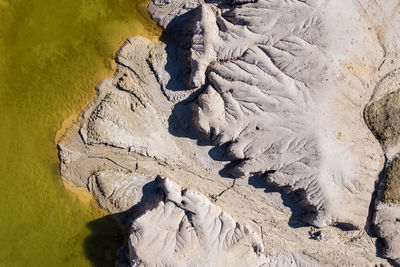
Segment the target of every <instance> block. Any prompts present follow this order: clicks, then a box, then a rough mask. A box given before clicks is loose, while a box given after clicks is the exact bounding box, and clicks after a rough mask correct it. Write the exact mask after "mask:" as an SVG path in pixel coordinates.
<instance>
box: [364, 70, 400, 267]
mask: <svg viewBox="0 0 400 267" xmlns="http://www.w3.org/2000/svg"><path fill="white" fill-rule="evenodd" d="M390 65H394V63H391V64H390ZM395 66H396V65H395ZM383 67H384V69H386V68H389V69H390V68H393V66H390V67H388V66H383ZM396 67H398V66H396ZM384 73H385V72H384ZM399 105H400V69H399V68H395V69H394V70H392V71H390V72H389V73H387V74H385V75H384V77H383V78H382V79H381V80H380V81H379V82H378V83H377V86H376V88H375V90H374V95H373V96H372V98H371V101H370V103H369V104H368V105H367V106H366V108H365V120H366V122H367V124H368V126H369V127H370V129H371V131H372V132H373V133H374V134H375V136H376V137H377V139H378V140H379V141H380V142H381V145H382V149H383V151H384V152H385V157H386V165H385V169H384V170H383V171H382V174H381V176H382V178H383V179H381V181H380V183H379V184H378V190H377V195H376V199H375V203H374V205H375V211H374V219H373V224H374V226H375V231H376V233H377V235H378V236H379V237H381V238H382V241H383V244H384V246H383V254H384V255H385V256H386V257H387V258H389V259H392V260H393V261H394V263H395V264H397V265H400V158H399V153H400V147H399V144H400V140H399V137H400V125H399V117H400V109H399Z"/></svg>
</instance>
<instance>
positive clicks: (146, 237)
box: [129, 178, 321, 267]
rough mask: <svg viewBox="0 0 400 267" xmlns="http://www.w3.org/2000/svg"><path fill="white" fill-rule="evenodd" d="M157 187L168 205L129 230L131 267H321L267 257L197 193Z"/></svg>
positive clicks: (249, 233) (256, 240)
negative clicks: (160, 189) (161, 190)
mask: <svg viewBox="0 0 400 267" xmlns="http://www.w3.org/2000/svg"><path fill="white" fill-rule="evenodd" d="M158 181H159V182H160V184H161V188H162V189H163V191H164V194H165V198H164V200H163V201H160V202H159V204H158V205H157V207H155V208H154V209H152V210H149V211H147V212H146V213H145V214H143V215H142V216H141V217H139V218H137V219H135V220H134V221H133V223H132V226H131V234H130V236H129V249H130V255H131V256H130V258H131V260H132V264H131V265H132V266H238V267H239V266H264V265H265V266H321V265H319V264H318V262H317V261H314V260H312V259H311V258H307V257H305V256H303V257H302V256H299V255H274V256H270V257H266V256H265V255H264V254H263V251H264V247H263V244H262V240H261V239H260V237H259V236H258V234H257V233H256V232H255V231H254V230H253V229H252V227H251V226H249V225H246V224H241V223H239V222H237V221H235V220H234V219H233V218H232V217H231V216H230V215H229V214H227V213H226V212H224V211H222V210H221V209H220V208H219V207H218V206H216V205H214V204H213V203H211V202H210V201H209V200H208V199H207V198H206V197H205V196H203V195H201V194H199V193H198V192H196V191H193V190H187V189H183V188H182V187H180V186H179V185H178V184H176V183H174V182H173V181H171V180H169V179H161V178H159V180H158ZM150 225H151V227H150Z"/></svg>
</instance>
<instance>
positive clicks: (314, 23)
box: [150, 0, 384, 227]
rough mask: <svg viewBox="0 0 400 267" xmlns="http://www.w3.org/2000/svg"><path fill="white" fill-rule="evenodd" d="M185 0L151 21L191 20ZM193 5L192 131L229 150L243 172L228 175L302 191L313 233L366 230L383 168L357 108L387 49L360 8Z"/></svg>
mask: <svg viewBox="0 0 400 267" xmlns="http://www.w3.org/2000/svg"><path fill="white" fill-rule="evenodd" d="M178 3H182V5H179V4H178ZM183 3H185V1H172V2H169V1H166V2H165V4H164V5H163V6H162V7H159V6H157V7H158V8H156V9H155V10H157V12H153V16H154V17H155V18H156V19H157V20H158V21H161V22H162V23H161V24H162V25H164V26H165V25H167V24H168V21H171V18H170V17H171V16H175V18H177V17H178V16H180V14H181V13H184V12H185V11H187V9H188V6H187V5H186V4H183ZM177 6H179V8H177ZM190 7H191V8H193V15H192V17H193V20H194V22H193V30H192V31H191V32H190V31H189V32H187V34H191V35H192V46H191V48H190V51H191V53H190V54H191V69H192V73H191V83H190V85H192V86H195V87H201V86H204V87H205V91H204V93H202V94H201V95H200V96H199V97H198V98H197V101H196V103H195V104H194V105H193V110H194V123H195V124H196V126H197V128H198V129H199V131H200V132H201V133H202V134H203V136H205V137H207V138H209V139H210V140H211V141H212V142H213V144H215V145H222V144H226V143H229V144H230V145H229V147H228V148H227V150H228V153H229V154H230V156H231V158H232V159H233V160H235V161H240V163H238V164H236V165H235V166H234V167H233V168H232V169H231V170H230V171H229V173H230V174H231V175H233V176H236V177H241V176H249V175H251V174H265V173H268V178H267V179H268V181H269V182H271V183H274V184H275V185H278V186H281V187H288V188H290V190H291V191H298V190H300V191H302V192H304V199H303V202H302V204H303V206H304V207H305V208H306V209H308V210H309V211H310V214H309V218H308V219H307V221H308V222H309V223H311V224H314V225H316V226H326V225H330V224H334V223H348V224H352V225H354V226H355V227H362V226H363V225H364V224H365V218H366V217H367V214H368V208H369V204H370V199H371V194H372V192H373V190H374V181H375V180H376V177H377V175H378V173H379V172H380V170H381V166H382V163H383V158H382V157H381V156H380V147H379V144H378V142H376V141H375V138H374V137H373V135H372V134H371V133H370V131H369V130H368V129H367V128H366V127H365V124H364V120H363V117H362V110H363V108H364V105H365V104H366V102H367V101H368V96H369V95H371V94H372V89H373V87H370V86H369V85H370V84H372V81H371V77H370V76H372V74H373V71H374V70H376V68H377V67H378V66H377V64H379V63H380V62H381V61H382V59H383V56H384V50H383V48H382V47H381V44H380V43H379V41H378V40H377V39H376V37H375V36H374V35H372V34H371V32H370V30H369V29H368V25H369V18H368V17H367V16H361V17H360V15H362V14H360V7H359V6H358V4H357V2H355V1H354V2H353V1H350V2H349V1H317V0H316V1H307V2H304V1H266V0H260V1H245V2H243V3H242V2H240V3H236V4H235V3H232V4H230V3H229V2H228V1H225V2H224V1H221V3H220V5H216V4H215V2H210V3H207V2H205V3H203V2H200V1H199V2H198V3H197V6H196V7H195V6H194V5H193V4H192V5H191V6H190ZM152 8H153V7H151V8H150V10H151V11H152V10H154V9H152ZM160 10H161V11H162V12H161V11H160ZM177 10H180V11H179V12H177ZM335 14H341V15H340V16H336V15H335ZM170 23H171V22H170ZM349 32H351V33H352V34H349ZM337 36H340V38H339V39H338V38H337ZM333 43H334V45H332V44H333ZM339 114H340V115H339ZM338 115H339V116H338ZM366 143H368V144H370V145H368V146H365V144H366ZM349 202H350V203H351V202H353V203H358V205H357V207H356V206H351V205H348V203H349Z"/></svg>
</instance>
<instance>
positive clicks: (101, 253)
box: [84, 177, 165, 267]
mask: <svg viewBox="0 0 400 267" xmlns="http://www.w3.org/2000/svg"><path fill="white" fill-rule="evenodd" d="M158 179H159V177H157V178H156V179H155V180H153V181H151V182H149V183H147V184H145V185H144V186H143V187H142V197H141V199H140V201H139V202H138V203H136V204H134V205H133V206H132V207H131V208H129V209H128V210H126V211H123V212H119V213H115V214H112V215H107V216H105V217H103V218H100V219H97V220H94V221H91V222H89V223H87V227H88V228H89V229H90V230H91V234H90V235H89V236H88V237H87V238H86V240H85V243H84V248H85V254H86V257H87V258H88V259H89V260H90V262H91V263H92V265H93V266H95V267H103V266H129V265H130V263H129V259H128V257H127V256H128V253H129V251H128V242H127V240H128V237H129V230H128V229H129V227H130V225H131V223H132V222H133V221H134V220H135V219H136V218H138V217H140V216H141V215H142V214H143V213H145V212H146V211H148V210H151V209H153V208H155V207H156V206H157V205H158V203H159V202H160V201H162V200H163V199H164V197H165V195H164V192H163V190H162V189H161V188H160V186H159V182H158Z"/></svg>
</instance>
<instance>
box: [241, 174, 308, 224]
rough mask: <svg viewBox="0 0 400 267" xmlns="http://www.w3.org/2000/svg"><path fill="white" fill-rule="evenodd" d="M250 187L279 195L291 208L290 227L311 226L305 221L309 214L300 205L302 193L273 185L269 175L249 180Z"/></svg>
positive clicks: (284, 203) (253, 177)
mask: <svg viewBox="0 0 400 267" xmlns="http://www.w3.org/2000/svg"><path fill="white" fill-rule="evenodd" d="M249 185H252V186H254V187H255V188H259V189H264V192H265V193H267V194H274V193H279V194H280V198H281V199H282V204H283V205H284V206H285V207H287V208H289V209H290V211H291V216H290V219H289V222H288V224H289V226H290V227H293V228H301V227H306V226H309V224H307V223H305V222H304V220H305V218H306V217H307V216H309V214H308V213H307V212H306V211H305V209H304V208H302V207H301V206H300V204H299V198H301V192H297V191H296V192H293V193H288V189H285V188H280V187H277V186H276V185H274V184H273V183H269V182H268V174H264V175H253V176H251V177H250V178H249Z"/></svg>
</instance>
